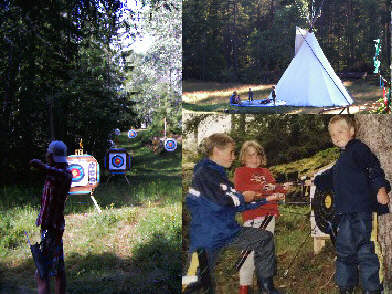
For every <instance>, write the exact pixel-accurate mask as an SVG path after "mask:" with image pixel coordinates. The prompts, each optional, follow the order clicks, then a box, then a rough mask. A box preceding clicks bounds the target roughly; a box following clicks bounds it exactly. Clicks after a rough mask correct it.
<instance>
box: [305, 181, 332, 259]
mask: <svg viewBox="0 0 392 294" xmlns="http://www.w3.org/2000/svg"><path fill="white" fill-rule="evenodd" d="M315 192H316V186H311V187H310V203H311V212H310V231H311V236H312V238H313V251H314V254H318V253H320V252H321V250H322V249H323V248H324V246H325V241H326V240H330V239H331V238H330V236H329V234H326V233H323V232H322V231H321V230H320V228H319V227H318V226H317V224H316V220H315V213H314V209H312V200H313V198H314V194H315ZM331 205H332V198H328V197H326V198H325V206H326V207H330V206H331Z"/></svg>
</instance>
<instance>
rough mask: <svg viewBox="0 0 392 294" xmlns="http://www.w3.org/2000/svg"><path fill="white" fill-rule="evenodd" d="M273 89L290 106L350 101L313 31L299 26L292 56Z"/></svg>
mask: <svg viewBox="0 0 392 294" xmlns="http://www.w3.org/2000/svg"><path fill="white" fill-rule="evenodd" d="M275 92H276V99H279V100H283V101H286V104H287V105H293V106H318V107H322V106H347V105H350V104H352V103H353V100H352V98H351V97H350V95H349V94H348V93H347V90H346V88H345V87H344V86H343V83H342V81H341V80H340V79H339V77H338V76H337V75H336V73H335V72H334V70H333V69H332V67H331V65H330V64H329V62H328V60H327V58H326V57H325V55H324V53H323V51H322V50H321V48H320V45H319V43H318V42H317V39H316V37H315V35H314V33H313V32H308V31H305V30H302V29H300V28H297V32H296V40H295V56H294V58H293V60H292V61H291V63H290V64H289V66H288V67H287V69H286V71H285V72H284V74H283V76H282V77H281V78H280V80H279V82H278V84H277V85H276V89H275ZM268 98H270V99H271V98H272V95H271V94H270V95H269V97H268Z"/></svg>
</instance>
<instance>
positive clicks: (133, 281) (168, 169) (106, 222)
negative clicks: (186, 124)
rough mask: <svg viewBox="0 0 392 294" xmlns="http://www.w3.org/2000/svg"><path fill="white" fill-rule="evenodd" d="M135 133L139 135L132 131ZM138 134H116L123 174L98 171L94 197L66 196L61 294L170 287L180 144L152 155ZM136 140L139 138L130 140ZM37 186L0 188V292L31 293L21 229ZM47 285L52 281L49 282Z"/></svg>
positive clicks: (176, 256)
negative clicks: (127, 161)
mask: <svg viewBox="0 0 392 294" xmlns="http://www.w3.org/2000/svg"><path fill="white" fill-rule="evenodd" d="M140 137H141V136H140ZM140 137H139V136H138V137H137V138H136V139H135V140H132V141H131V140H129V139H128V138H126V136H125V134H123V135H122V136H120V140H119V142H120V145H121V146H124V147H126V148H127V149H128V151H129V153H130V154H132V156H133V161H132V168H131V171H130V172H128V174H127V176H128V178H129V181H130V186H128V185H127V183H126V181H125V179H124V178H123V176H114V177H112V178H111V179H110V181H109V182H108V183H106V181H107V179H108V177H107V175H106V176H102V173H103V169H101V183H100V186H99V187H98V188H97V190H96V191H95V193H94V195H95V198H96V200H97V202H98V204H99V206H100V207H101V208H102V213H98V211H97V210H96V209H95V208H94V205H93V203H92V201H91V199H90V198H89V197H88V196H70V197H69V199H68V200H67V204H66V210H65V219H66V230H65V233H64V237H63V241H64V253H65V265H66V275H67V293H97V294H99V293H176V292H177V293H178V292H179V287H180V271H181V261H180V250H179V248H180V246H181V224H182V223H181V216H180V211H181V202H180V197H181V196H180V195H181V169H180V162H181V148H178V149H177V150H176V151H174V152H166V153H162V154H160V155H155V154H153V153H152V152H151V151H150V150H149V149H148V148H146V147H144V146H143V145H142V143H141V140H140ZM138 138H139V139H138ZM41 188H42V187H41V186H37V187H32V188H31V187H2V188H0V235H1V238H0V268H1V271H0V278H1V279H0V280H1V281H2V284H1V286H0V293H1V294H3V293H7V294H8V293H35V292H36V284H35V280H34V275H33V273H34V264H33V261H32V258H31V253H30V250H29V248H28V246H27V242H26V240H25V237H24V234H23V232H24V231H27V232H29V234H30V238H31V239H32V241H34V242H35V241H38V240H39V229H38V228H35V226H34V222H35V218H36V217H37V215H38V210H39V205H40V193H41ZM52 284H53V283H52ZM52 286H53V285H52Z"/></svg>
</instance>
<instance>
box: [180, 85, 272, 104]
mask: <svg viewBox="0 0 392 294" xmlns="http://www.w3.org/2000/svg"><path fill="white" fill-rule="evenodd" d="M271 86H272V85H252V84H246V85H238V86H232V87H228V88H226V89H224V90H214V89H212V90H206V91H195V92H183V96H182V100H183V101H184V102H188V103H197V102H201V101H203V100H207V99H209V100H212V99H211V98H225V99H226V100H228V98H229V97H230V96H231V95H232V94H233V92H234V91H237V94H239V95H240V96H242V99H247V98H248V91H249V88H252V91H253V92H254V94H255V96H257V95H258V94H259V92H261V91H265V90H267V89H271Z"/></svg>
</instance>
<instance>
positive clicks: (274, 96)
mask: <svg viewBox="0 0 392 294" xmlns="http://www.w3.org/2000/svg"><path fill="white" fill-rule="evenodd" d="M272 100H273V101H274V105H276V92H275V86H272Z"/></svg>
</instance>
